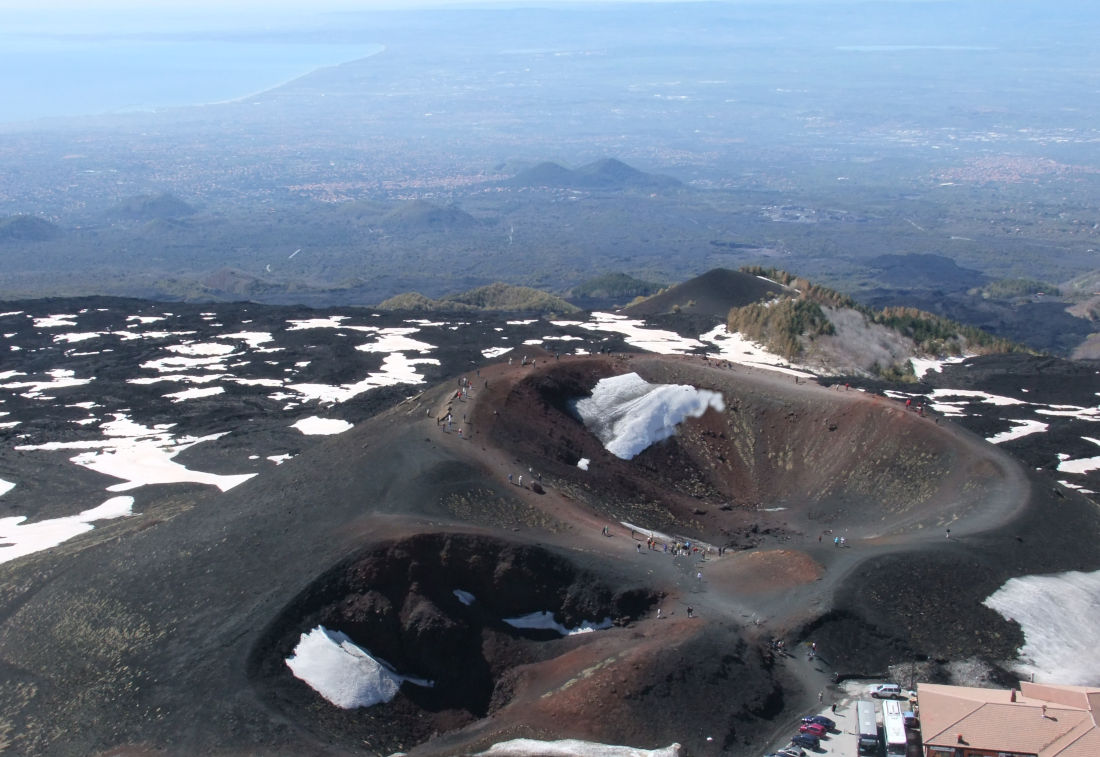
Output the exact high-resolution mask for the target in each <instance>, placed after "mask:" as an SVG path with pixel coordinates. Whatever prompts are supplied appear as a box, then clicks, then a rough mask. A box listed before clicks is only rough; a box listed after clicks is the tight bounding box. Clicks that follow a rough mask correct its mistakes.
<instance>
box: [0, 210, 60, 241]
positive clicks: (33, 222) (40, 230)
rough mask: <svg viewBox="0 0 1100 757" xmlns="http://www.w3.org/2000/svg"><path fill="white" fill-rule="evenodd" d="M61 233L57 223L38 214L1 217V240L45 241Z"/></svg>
mask: <svg viewBox="0 0 1100 757" xmlns="http://www.w3.org/2000/svg"><path fill="white" fill-rule="evenodd" d="M60 233H61V229H60V228H58V227H57V225H56V224H53V223H50V222H49V221H47V220H46V219H45V218H39V217H38V216H28V215H15V216H8V217H7V218H3V219H0V242H45V241H48V240H50V239H53V238H55V237H57V236H58V235H59V234H60Z"/></svg>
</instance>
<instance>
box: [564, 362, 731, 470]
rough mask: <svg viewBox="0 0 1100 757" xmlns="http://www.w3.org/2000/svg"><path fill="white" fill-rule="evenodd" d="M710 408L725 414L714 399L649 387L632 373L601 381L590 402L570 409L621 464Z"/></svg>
mask: <svg viewBox="0 0 1100 757" xmlns="http://www.w3.org/2000/svg"><path fill="white" fill-rule="evenodd" d="M711 407H713V408H714V409H715V410H717V411H718V412H724V411H725V409H726V403H725V401H724V400H723V399H722V395H721V394H720V393H718V392H713V391H710V390H707V389H696V388H695V387H693V386H687V385H685V384H650V383H649V382H648V381H645V380H644V379H643V378H642V377H641V376H639V375H638V374H637V373H627V374H623V375H621V376H613V377H611V378H606V379H601V380H600V381H599V382H598V383H597V384H596V386H595V388H594V389H593V390H592V396H591V397H585V398H583V399H580V400H577V402H576V403H575V408H576V410H577V413H578V415H580V417H581V420H582V421H584V425H585V426H587V427H588V429H589V430H590V431H592V433H594V434H595V435H596V437H597V438H598V439H599V440H600V441H601V442H603V444H604V447H606V448H607V451H608V452H610V453H611V454H613V455H615V456H616V457H619V458H622V459H623V460H629V459H631V458H633V457H634V456H635V455H637V454H638V453H640V452H641V451H642V450H644V449H646V448H647V447H649V446H650V445H652V444H656V443H657V442H659V441H662V440H663V439H667V438H668V437H670V436H672V435H674V434H675V433H676V426H677V425H679V424H680V423H681V422H683V421H684V420H685V419H687V418H698V417H700V416H702V415H703V414H704V413H705V412H706V411H707V409H708V408H711Z"/></svg>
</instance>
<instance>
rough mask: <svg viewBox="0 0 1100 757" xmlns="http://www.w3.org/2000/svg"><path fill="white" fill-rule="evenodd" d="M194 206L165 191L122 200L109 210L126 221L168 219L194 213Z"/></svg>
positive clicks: (110, 213)
mask: <svg viewBox="0 0 1100 757" xmlns="http://www.w3.org/2000/svg"><path fill="white" fill-rule="evenodd" d="M195 213H196V210H195V208H194V206H192V205H190V204H189V203H186V202H184V201H183V200H181V199H180V198H178V197H176V196H175V195H172V194H169V193H167V192H164V193H161V194H158V195H138V196H136V197H130V198H128V199H126V200H123V201H122V202H120V203H119V204H118V205H116V206H115V207H114V208H112V209H111V210H110V212H109V215H111V216H112V217H114V218H120V219H123V220H127V221H170V220H176V219H179V218H186V217H188V216H193V215H195Z"/></svg>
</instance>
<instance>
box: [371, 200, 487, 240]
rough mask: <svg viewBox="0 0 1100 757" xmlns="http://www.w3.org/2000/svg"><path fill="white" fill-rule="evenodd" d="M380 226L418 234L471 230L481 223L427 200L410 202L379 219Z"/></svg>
mask: <svg viewBox="0 0 1100 757" xmlns="http://www.w3.org/2000/svg"><path fill="white" fill-rule="evenodd" d="M378 225H379V226H381V227H382V228H385V229H388V230H390V231H402V232H405V233H411V234H418V233H423V232H432V231H453V230H455V229H470V228H473V227H475V226H478V225H479V223H478V220H477V219H476V218H474V217H473V216H472V215H470V214H469V213H467V212H466V211H464V210H461V209H459V208H458V207H456V206H454V205H447V206H441V205H436V204H434V203H431V202H428V201H427V200H410V201H409V202H405V203H402V204H401V205H399V206H397V207H396V208H394V209H393V210H391V211H389V212H388V213H386V214H385V215H383V216H382V217H381V218H379V219H378Z"/></svg>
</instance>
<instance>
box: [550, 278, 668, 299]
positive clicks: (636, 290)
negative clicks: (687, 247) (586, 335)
mask: <svg viewBox="0 0 1100 757" xmlns="http://www.w3.org/2000/svg"><path fill="white" fill-rule="evenodd" d="M660 289H661V285H660V284H655V283H654V282H652V281H643V280H642V279H636V278H634V277H633V276H628V275H627V274H625V273H605V274H603V275H602V276H597V277H595V278H592V279H588V280H586V281H582V282H581V283H580V284H577V285H576V286H575V287H573V288H572V289H571V290H570V292H569V295H570V297H573V298H574V299H584V300H593V299H614V298H618V299H619V300H620V301H623V302H625V301H626V300H627V299H633V298H635V297H648V296H649V295H651V294H655V293H656V292H658V291H660Z"/></svg>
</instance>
